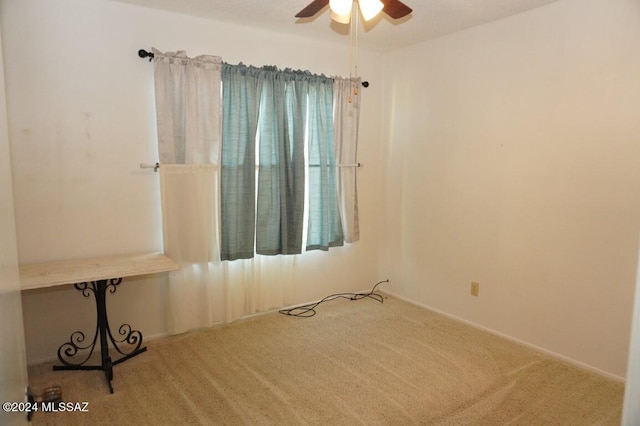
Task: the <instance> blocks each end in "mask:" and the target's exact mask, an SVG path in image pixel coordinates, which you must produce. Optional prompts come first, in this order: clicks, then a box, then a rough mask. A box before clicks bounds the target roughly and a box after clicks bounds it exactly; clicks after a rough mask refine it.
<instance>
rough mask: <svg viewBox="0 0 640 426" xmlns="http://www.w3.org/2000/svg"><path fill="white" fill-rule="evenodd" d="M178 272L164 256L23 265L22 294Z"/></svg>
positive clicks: (103, 258) (153, 255) (171, 261)
mask: <svg viewBox="0 0 640 426" xmlns="http://www.w3.org/2000/svg"><path fill="white" fill-rule="evenodd" d="M178 269H180V266H179V265H178V264H177V263H175V262H174V261H173V260H171V259H169V258H168V257H167V256H165V255H164V254H162V253H145V254H135V255H127V256H109V257H96V258H91V259H77V260H63V261H56V262H45V263H32V264H27V265H20V283H21V289H22V290H31V289H36V288H44V287H54V286H59V285H65V284H76V283H82V282H88V281H97V280H105V279H110V278H125V277H133V276H138V275H147V274H156V273H160V272H168V271H175V270H178Z"/></svg>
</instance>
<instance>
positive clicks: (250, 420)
mask: <svg viewBox="0 0 640 426" xmlns="http://www.w3.org/2000/svg"><path fill="white" fill-rule="evenodd" d="M317 311H318V313H317V315H316V316H314V317H312V318H293V317H287V316H284V315H281V314H278V313H273V314H268V315H264V316H260V317H257V318H254V319H252V320H248V321H244V322H239V323H235V324H231V325H226V326H221V327H215V328H212V329H209V330H206V331H201V332H193V333H189V334H186V335H183V336H179V337H174V338H170V339H163V340H158V341H153V342H150V343H148V348H149V350H148V352H145V353H143V354H141V355H139V356H137V357H135V358H132V359H130V360H127V361H126V362H124V363H122V364H119V365H117V366H115V368H114V380H113V386H114V389H115V393H114V394H109V393H108V390H107V386H106V384H105V379H104V376H103V374H102V373H101V372H99V371H55V372H54V371H51V365H52V364H46V365H40V366H35V367H32V368H30V369H29V379H30V383H31V387H32V389H33V390H34V391H35V392H37V393H38V392H41V390H42V389H43V388H44V387H45V386H46V385H51V384H54V383H56V384H60V385H61V386H62V389H63V394H64V399H65V401H70V402H80V401H87V402H88V403H89V405H88V409H89V412H88V413H36V414H35V416H34V419H33V424H34V425H44V424H50V425H71V424H73V425H192V424H193V425H243V424H244V425H269V424H278V425H307V424H308V425H355V424H361V425H491V426H494V425H506V424H509V425H527V426H530V425H619V424H620V419H621V410H622V399H623V392H624V386H623V384H621V383H618V382H615V381H611V380H608V379H606V378H602V377H600V376H598V375H595V374H593V373H591V372H588V371H584V370H581V369H578V368H575V367H573V366H570V365H567V364H565V363H562V362H558V361H557V360H554V359H551V358H549V357H547V356H545V355H542V354H539V353H537V352H534V351H532V350H530V349H528V348H524V347H521V346H518V345H516V344H514V343H511V342H508V341H505V340H503V339H500V338H498V337H496V336H493V335H490V334H487V333H485V332H482V331H479V330H477V329H474V328H472V327H469V326H467V325H463V324H460V323H457V322H455V321H452V320H451V319H448V318H445V317H443V316H441V315H438V314H435V313H433V312H430V311H428V310H424V309H421V308H419V307H416V306H413V305H411V304H408V303H406V302H403V301H400V300H397V299H394V298H392V297H387V298H386V299H385V302H384V303H383V304H380V303H378V302H376V301H374V300H371V299H363V300H359V301H349V300H336V301H332V302H328V303H324V304H322V305H320V306H319V308H318V309H317Z"/></svg>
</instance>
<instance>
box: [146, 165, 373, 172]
mask: <svg viewBox="0 0 640 426" xmlns="http://www.w3.org/2000/svg"><path fill="white" fill-rule="evenodd" d="M185 165H187V164H185ZM310 167H320V166H319V165H311V166H310ZM336 167H362V164H361V163H353V164H336ZM140 168H141V169H153V171H154V172H157V171H158V169H159V168H160V163H155V164H145V163H140Z"/></svg>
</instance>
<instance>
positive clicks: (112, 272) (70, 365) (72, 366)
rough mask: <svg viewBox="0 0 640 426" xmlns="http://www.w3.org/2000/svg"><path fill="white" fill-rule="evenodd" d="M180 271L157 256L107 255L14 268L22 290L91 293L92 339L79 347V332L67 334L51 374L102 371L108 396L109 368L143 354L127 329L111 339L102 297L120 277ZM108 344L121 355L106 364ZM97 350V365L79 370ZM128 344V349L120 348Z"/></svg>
mask: <svg viewBox="0 0 640 426" xmlns="http://www.w3.org/2000/svg"><path fill="white" fill-rule="evenodd" d="M177 269H180V266H178V264H176V263H175V262H174V261H172V260H171V259H169V258H168V257H167V256H165V255H163V254H161V253H151V254H138V255H131V256H112V257H100V258H93V259H81V260H67V261H59V262H47V263H36V264H29V265H20V281H21V289H22V290H32V289H39V288H46V287H55V286H60V285H66V284H73V286H74V287H75V288H76V289H77V290H79V291H81V292H82V295H83V296H84V297H89V296H90V295H91V294H93V296H94V298H95V302H96V312H97V314H98V317H97V324H96V331H95V334H94V335H93V339H92V341H91V342H89V343H88V344H85V343H84V341H85V335H84V333H83V332H81V331H75V332H73V333H72V334H71V337H70V338H69V341H68V342H66V343H64V344H62V345H61V346H60V347H59V348H58V359H59V360H60V362H61V363H62V365H55V366H54V367H53V369H54V370H103V371H104V373H105V377H106V378H107V384H108V385H109V391H110V392H111V393H113V386H112V385H111V380H112V379H113V366H114V365H116V364H119V363H121V362H123V361H126V360H127V359H129V358H132V357H134V356H136V355H138V354H140V353H142V352H145V351H146V350H147V348H146V346H145V347H142V333H140V331H138V330H133V329H132V328H131V326H130V325H129V324H122V325H121V326H120V327H119V328H118V336H117V337H114V335H113V333H112V331H111V328H110V327H109V320H108V319H107V307H106V294H107V290H108V291H109V293H115V291H116V289H117V286H118V285H120V283H121V282H122V279H123V278H126V277H133V276H140V275H148V274H156V273H160V272H168V271H175V270H177ZM109 344H111V345H112V347H113V348H114V349H115V350H116V351H117V352H118V353H119V354H120V355H121V356H120V358H118V359H116V360H112V359H111V356H110V355H109ZM98 345H100V357H101V364H100V365H85V364H86V363H87V361H89V358H90V357H91V355H92V354H93V351H94V350H95V349H96V348H97V346H98ZM123 345H128V346H129V347H131V346H132V347H133V349H126V350H125V349H123V348H122V347H121V346H123ZM81 351H84V352H88V353H87V355H86V357H84V358H82V359H77V358H75V356H76V355H78V353H79V352H81Z"/></svg>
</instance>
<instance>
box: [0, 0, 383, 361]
mask: <svg viewBox="0 0 640 426" xmlns="http://www.w3.org/2000/svg"><path fill="white" fill-rule="evenodd" d="M1 11H2V26H3V35H4V38H5V45H6V49H5V58H6V65H7V67H6V68H7V71H6V76H7V82H8V84H7V100H8V111H9V114H8V117H9V130H10V138H11V148H12V164H13V175H14V192H15V199H16V200H15V204H16V216H17V218H16V221H17V234H18V249H19V258H20V262H22V263H28V262H38V261H47V260H55V259H65V258H75V257H87V256H95V255H109V254H125V253H134V252H141V251H160V250H162V236H161V217H160V208H159V188H158V175H157V174H156V173H154V172H153V171H151V170H141V169H140V168H139V163H150V162H154V161H156V160H157V154H156V140H155V111H154V98H153V69H152V64H150V63H149V62H148V61H146V60H142V59H140V58H138V56H137V51H138V49H141V48H144V49H147V50H149V49H150V48H151V47H156V48H158V49H160V50H163V51H175V50H186V51H187V54H189V55H190V56H196V55H199V54H213V55H219V56H221V57H222V58H223V60H225V61H227V62H230V63H238V62H240V61H242V62H244V63H247V64H252V65H257V66H260V65H266V64H269V65H277V66H280V67H291V68H294V69H296V68H299V69H309V70H311V71H313V72H316V73H325V74H327V75H348V63H347V59H348V56H347V50H346V48H347V45H348V39H345V43H344V45H331V44H327V43H325V42H323V41H321V40H315V39H311V40H308V39H297V38H295V37H291V36H289V35H287V36H283V35H279V34H275V33H268V32H260V31H257V30H254V29H251V28H245V27H239V26H233V25H228V24H225V23H222V22H214V21H208V20H203V19H198V18H194V17H188V16H182V15H177V14H172V13H166V12H161V11H156V10H152V9H144V8H139V7H135V6H130V5H126V4H121V3H117V2H109V1H100V0H92V1H86V0H58V1H55V2H51V1H46V0H3V2H2V9H1ZM376 59H378V55H377V54H368V53H367V52H361V55H360V67H359V68H360V71H361V73H362V74H363V77H364V78H365V79H368V80H370V81H371V83H372V85H371V86H370V88H368V89H366V90H365V91H364V92H363V96H364V97H365V100H364V101H363V102H364V106H363V111H362V120H361V122H362V123H363V125H362V131H363V132H362V136H363V137H362V139H361V145H360V149H359V154H360V161H361V162H363V163H364V164H365V167H364V168H362V169H361V171H360V172H359V179H360V190H361V191H360V194H359V195H360V203H361V204H360V214H361V222H362V223H361V227H362V239H361V241H360V242H358V243H356V244H353V245H351V246H346V247H344V248H339V249H333V250H331V251H330V252H329V253H328V254H316V253H314V254H311V255H309V256H303V257H302V259H301V260H300V262H299V263H298V271H299V275H298V277H297V280H296V286H297V287H296V297H295V299H296V300H295V303H302V302H306V301H310V300H316V299H319V298H321V297H323V296H326V295H327V294H330V293H334V292H336V291H353V290H362V289H366V288H370V287H371V286H372V285H373V284H374V283H375V282H376V280H377V278H378V277H377V268H376V256H377V241H378V213H377V212H378V206H379V203H380V200H379V199H378V196H377V194H376V188H377V187H379V182H380V178H379V175H378V174H377V170H378V169H379V157H378V156H379V143H380V137H379V131H378V130H379V119H378V117H379V114H380V98H381V93H382V92H381V84H380V83H381V79H382V73H381V71H378V70H377V69H376V68H374V67H373V66H372V64H373V63H374V61H375V60H376ZM370 123H375V126H374V125H371V124H370ZM164 297H165V293H164V281H163V278H162V277H146V278H144V279H135V280H127V281H126V282H125V283H124V284H123V285H121V286H120V287H119V289H118V291H117V293H116V294H114V295H113V297H111V296H110V300H109V301H108V305H109V315H110V319H111V320H112V322H113V323H120V322H124V321H126V322H128V323H130V324H132V325H133V326H134V328H137V329H139V330H141V331H142V332H143V334H144V335H145V336H146V337H151V336H157V335H162V334H164V333H165V332H166V318H165V315H164ZM23 299H24V303H23V304H24V315H25V328H26V338H27V353H28V359H29V362H30V363H33V362H38V361H41V360H45V359H51V358H53V357H55V353H56V351H57V348H58V346H59V345H60V344H62V343H63V342H65V341H67V339H68V338H69V335H70V333H71V332H72V331H75V330H77V329H83V330H86V331H90V329H91V327H92V324H93V323H94V315H95V314H94V308H93V305H92V304H93V302H92V301H91V300H89V299H85V298H83V297H81V295H80V293H79V292H77V291H75V290H74V289H73V288H70V287H65V288H60V289H55V290H47V291H38V292H29V293H25V295H24V298H23Z"/></svg>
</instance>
